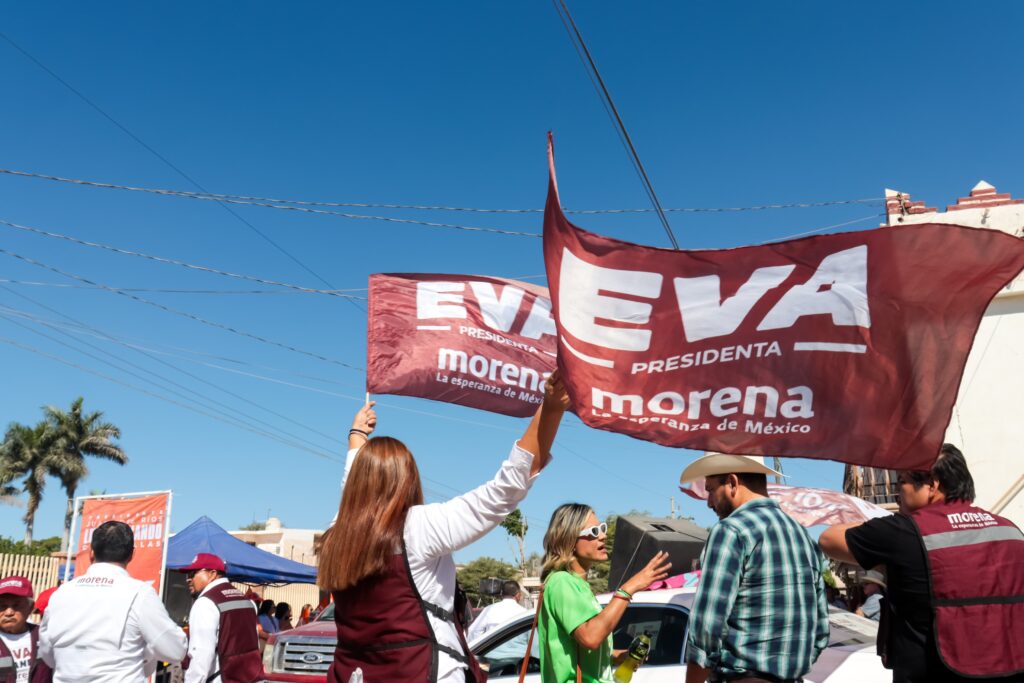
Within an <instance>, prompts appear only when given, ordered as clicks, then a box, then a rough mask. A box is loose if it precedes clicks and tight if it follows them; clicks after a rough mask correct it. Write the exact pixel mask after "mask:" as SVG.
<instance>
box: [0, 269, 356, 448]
mask: <svg viewBox="0 0 1024 683" xmlns="http://www.w3.org/2000/svg"><path fill="white" fill-rule="evenodd" d="M0 289H4V290H5V291H7V292H8V293H10V294H14V295H15V296H18V297H20V298H22V299H25V300H26V301H28V302H30V303H32V304H34V305H36V306H38V307H39V308H42V309H45V310H47V311H50V312H52V313H56V314H57V315H59V316H61V317H62V318H65V319H67V320H70V321H71V322H73V323H75V324H76V325H77V326H79V327H81V328H84V329H85V330H88V331H89V332H91V333H93V334H94V335H96V336H99V337H100V338H103V339H104V341H109V342H112V343H114V344H118V345H120V346H124V347H125V348H131V349H132V350H133V351H135V352H136V353H139V354H141V355H143V356H145V357H147V358H149V359H150V360H153V361H155V362H157V363H160V364H161V365H164V366H165V367H168V368H170V369H171V370H174V371H175V372H179V373H181V374H183V375H185V376H186V377H189V378H191V379H193V380H196V381H198V382H200V383H202V384H206V385H207V386H210V387H213V388H214V389H217V390H218V391H221V392H223V393H225V394H227V395H228V396H231V397H232V398H234V399H237V400H240V401H242V402H244V403H247V404H249V405H251V406H253V407H255V408H259V409H260V410H263V411H265V412H267V413H269V414H271V415H274V416H275V417H278V418H280V419H282V420H285V421H286V422H290V423H291V424H294V425H296V426H297V427H301V428H302V429H305V430H308V431H310V432H313V433H315V434H318V435H320V436H322V437H324V438H326V439H327V440H328V441H332V442H333V441H336V440H337V436H336V435H335V436H331V435H329V434H325V433H323V432H321V431H319V430H317V429H315V428H313V427H310V426H309V425H306V424H303V423H301V422H299V421H298V420H294V419H292V418H290V417H288V416H287V415H282V414H281V413H279V412H277V411H275V410H273V409H271V408H267V407H266V406H263V405H261V404H259V403H257V402H255V401H253V400H251V399H249V398H246V397H244V396H240V395H239V394H236V393H234V392H232V391H229V390H228V389H225V388H224V387H222V386H219V385H217V384H214V383H213V382H210V381H208V380H206V379H204V378H202V377H199V376H198V375H195V374H194V373H191V372H189V371H187V370H184V369H182V368H180V367H178V366H176V365H174V364H173V363H170V362H168V361H165V360H163V359H162V358H157V357H156V356H153V355H152V354H150V353H148V352H146V351H145V350H143V349H138V348H133V347H131V346H128V345H127V344H123V343H122V342H120V341H119V340H117V339H115V338H114V337H112V336H110V335H107V334H106V333H104V332H102V331H101V330H98V329H96V328H94V327H91V326H89V325H86V324H85V323H83V322H82V321H80V320H76V319H75V318H73V317H71V316H69V315H66V314H65V313H62V312H61V311H58V310H57V309H55V308H52V307H50V306H47V305H46V304H44V303H42V302H40V301H36V300H35V299H33V298H31V297H28V296H25V295H23V294H19V293H18V292H13V291H11V290H10V289H9V288H7V287H2V286H0ZM0 309H3V310H5V311H11V312H12V313H14V314H15V315H19V317H25V318H28V319H30V320H32V322H34V323H35V324H36V325H41V326H44V327H47V328H49V329H52V330H56V328H57V326H55V325H52V324H50V323H47V322H45V321H43V320H40V319H38V318H36V317H35V316H32V315H31V314H28V313H25V312H23V311H18V310H17V309H10V308H8V307H6V306H3V307H0ZM0 317H3V318H4V319H6V320H7V321H8V322H11V323H13V324H15V325H19V326H20V327H25V326H24V325H22V324H21V323H18V322H16V321H14V320H11V319H10V318H8V317H7V316H4V315H2V314H0ZM25 329H29V331H31V332H33V333H35V334H40V335H42V336H45V337H47V338H48V339H51V340H52V341H56V342H57V343H58V344H61V345H62V346H68V344H67V343H65V342H64V341H61V340H59V339H55V338H53V337H50V336H49V335H46V334H45V333H42V332H38V331H36V330H32V329H31V328H28V327H25ZM65 338H66V337H65ZM77 341H78V343H79V344H82V345H84V346H86V347H88V348H91V349H93V350H95V351H98V352H99V353H102V354H104V355H106V356H109V357H111V358H113V359H114V360H115V361H117V362H119V363H124V364H126V365H128V366H129V367H132V368H136V369H137V370H140V371H142V372H145V373H148V374H149V375H152V376H153V377H156V378H157V379H159V380H160V381H163V382H165V383H168V384H170V385H172V386H174V387H178V388H179V389H181V390H183V391H187V392H189V393H190V394H192V395H194V396H198V397H199V398H200V399H201V400H204V401H207V402H209V403H212V404H214V405H213V407H212V408H211V409H213V410H217V411H224V410H230V411H232V412H235V413H237V414H238V415H241V416H242V417H243V418H245V419H244V420H239V418H231V419H235V420H238V421H240V422H245V420H253V421H255V422H256V424H257V425H258V424H261V421H260V419H259V418H256V417H253V416H252V415H249V414H247V413H245V412H243V411H241V410H238V409H236V408H232V407H230V406H226V405H225V404H224V403H222V402H220V401H217V400H216V399H213V398H210V397H209V396H207V395H205V394H203V393H201V392H198V391H196V390H194V389H192V388H190V387H187V386H185V385H183V384H181V383H180V382H176V381H175V380H173V379H169V378H167V377H165V376H163V375H161V374H159V373H157V372H155V371H153V370H150V369H149V368H146V367H144V366H141V365H139V364H138V363H133V362H132V361H130V360H128V359H127V358H123V357H120V356H116V355H114V354H113V353H110V352H109V351H107V350H106V349H103V348H101V347H99V346H96V345H95V344H91V343H89V342H87V341H84V340H82V339H77ZM68 348H72V347H70V346H68ZM74 350H77V351H78V352H79V353H83V354H85V355H90V356H91V354H88V353H87V352H85V351H82V350H81V349H74ZM91 357H93V358H95V356H91ZM97 360H100V361H101V362H104V363H107V364H108V365H112V366H113V367H116V368H117V369H119V370H121V371H122V372H127V373H129V374H131V375H132V376H135V377H137V378H138V379H142V380H143V381H152V380H146V379H145V378H143V377H139V376H138V375H137V374H136V373H133V372H131V371H129V370H125V369H124V368H120V367H117V365H115V364H113V363H110V362H109V361H104V360H103V359H99V358H97ZM164 390H165V391H170V392H171V393H174V394H176V395H178V396H181V397H182V398H185V399H186V400H194V399H188V398H187V397H185V396H183V395H182V394H180V392H177V391H175V390H173V389H167V388H166V387H164ZM207 407H208V408H210V406H207ZM247 424H249V426H253V424H252V423H247ZM280 431H281V433H282V434H285V435H287V436H290V437H292V438H293V439H296V440H297V441H301V442H305V443H306V444H308V445H310V446H312V447H314V448H322V446H321V445H319V444H315V443H313V442H312V441H309V440H307V439H304V438H303V437H301V436H298V435H296V434H291V433H290V432H287V431H285V430H280ZM336 447H337V443H334V444H332V446H331V447H330V448H336Z"/></svg>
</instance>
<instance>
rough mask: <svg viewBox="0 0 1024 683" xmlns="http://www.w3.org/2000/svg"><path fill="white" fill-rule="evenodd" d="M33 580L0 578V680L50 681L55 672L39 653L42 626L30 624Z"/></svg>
mask: <svg viewBox="0 0 1024 683" xmlns="http://www.w3.org/2000/svg"><path fill="white" fill-rule="evenodd" d="M32 595H33V591H32V582H31V581H29V580H28V579H27V578H25V577H24V576H8V577H7V578H5V579H3V580H0V683H30V682H31V683H50V681H52V680H53V671H52V670H51V669H50V667H48V666H47V665H46V662H44V661H42V660H41V659H39V658H38V657H37V656H36V655H37V654H38V652H39V628H38V627H37V626H36V625H35V624H30V623H28V615H30V614H31V613H32V607H33V605H32Z"/></svg>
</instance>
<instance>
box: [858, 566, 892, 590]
mask: <svg viewBox="0 0 1024 683" xmlns="http://www.w3.org/2000/svg"><path fill="white" fill-rule="evenodd" d="M860 581H861V583H865V582H869V581H870V582H871V583H877V584H878V585H879V586H881V587H882V588H885V587H886V586H885V575H884V574H883V573H882V572H876V571H875V570H874V569H872V570H870V571H866V572H864V576H862V577H860Z"/></svg>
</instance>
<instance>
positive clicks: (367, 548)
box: [317, 436, 423, 591]
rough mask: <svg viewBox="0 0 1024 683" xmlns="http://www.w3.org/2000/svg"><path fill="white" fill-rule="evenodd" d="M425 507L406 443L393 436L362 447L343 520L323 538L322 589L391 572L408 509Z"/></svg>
mask: <svg viewBox="0 0 1024 683" xmlns="http://www.w3.org/2000/svg"><path fill="white" fill-rule="evenodd" d="M422 504H423V487H422V486H421V484H420V472H419V469H418V468H417V467H416V461H415V460H414V459H413V457H412V453H411V452H410V451H409V449H408V448H406V447H405V444H403V443H402V442H401V441H399V440H398V439H393V438H391V437H388V436H378V437H376V438H373V439H370V440H369V441H367V442H366V443H365V444H363V447H362V448H360V449H359V453H358V455H357V456H356V461H355V463H354V464H353V465H352V471H351V472H350V473H349V475H348V480H347V481H346V482H345V491H344V493H342V496H341V503H340V504H339V505H338V518H337V520H336V521H335V523H334V526H332V527H331V528H330V529H328V530H327V532H326V533H325V534H324V539H323V548H322V550H321V552H320V562H319V566H318V568H317V570H318V571H317V583H318V584H319V585H320V587H321V588H323V589H324V590H329V591H335V590H345V589H346V588H350V587H352V586H354V585H356V584H357V583H359V582H360V581H362V580H363V579H365V578H367V577H370V576H376V575H378V574H382V573H384V572H385V571H387V569H388V567H389V566H390V562H391V556H392V555H394V554H395V548H397V547H400V546H401V543H402V534H403V531H404V529H405V516H406V514H407V513H408V512H409V508H411V507H412V506H414V505H422Z"/></svg>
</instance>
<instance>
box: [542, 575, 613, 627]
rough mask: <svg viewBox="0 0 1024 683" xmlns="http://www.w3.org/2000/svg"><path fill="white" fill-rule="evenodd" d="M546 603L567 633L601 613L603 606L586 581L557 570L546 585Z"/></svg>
mask: <svg viewBox="0 0 1024 683" xmlns="http://www.w3.org/2000/svg"><path fill="white" fill-rule="evenodd" d="M544 603H545V604H546V605H547V608H548V610H550V612H551V616H552V617H553V618H554V620H555V621H556V622H557V623H558V625H559V626H561V627H562V628H563V629H564V630H565V632H566V633H572V632H573V631H575V630H576V629H577V628H579V626H580V625H581V624H583V623H584V622H586V621H589V620H590V619H593V618H594V617H596V616H597V615H598V614H600V613H601V607H600V605H598V603H597V601H596V600H595V599H594V594H593V592H591V590H590V586H588V585H587V584H586V583H585V582H583V581H580V580H576V579H574V578H573V577H572V576H570V575H569V574H568V573H566V572H556V573H554V574H552V575H551V578H550V579H548V582H547V585H545V586H544Z"/></svg>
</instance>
